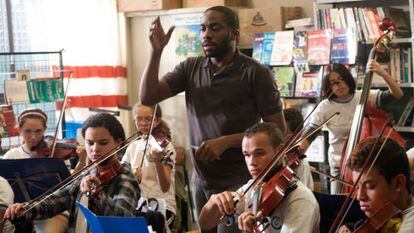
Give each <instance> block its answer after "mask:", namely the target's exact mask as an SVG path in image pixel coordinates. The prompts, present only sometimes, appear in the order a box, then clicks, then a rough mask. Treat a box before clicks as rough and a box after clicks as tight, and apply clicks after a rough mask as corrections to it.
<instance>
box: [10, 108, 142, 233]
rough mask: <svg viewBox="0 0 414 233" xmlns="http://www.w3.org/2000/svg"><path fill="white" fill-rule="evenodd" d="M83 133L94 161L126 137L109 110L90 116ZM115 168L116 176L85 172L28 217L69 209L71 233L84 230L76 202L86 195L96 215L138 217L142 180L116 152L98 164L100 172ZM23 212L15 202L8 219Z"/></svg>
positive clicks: (107, 171) (30, 211) (42, 215)
mask: <svg viewBox="0 0 414 233" xmlns="http://www.w3.org/2000/svg"><path fill="white" fill-rule="evenodd" d="M82 136H83V137H84V138H85V148H86V152H87V156H88V159H89V160H90V161H91V162H94V161H96V160H98V159H99V158H100V157H102V156H103V155H105V154H106V153H107V152H108V151H110V150H111V149H113V148H115V146H117V144H119V143H121V142H123V141H124V140H125V133H124V130H123V128H122V125H121V123H120V122H119V121H118V120H117V119H116V118H115V117H114V116H112V115H110V114H107V113H99V114H96V115H92V116H90V117H89V118H88V119H87V120H86V121H85V122H84V125H83V128H82ZM111 171H112V172H114V173H115V175H114V176H110V177H105V176H102V177H101V176H99V175H98V176H95V175H93V174H85V175H84V176H83V177H82V178H81V179H80V180H79V181H75V182H74V183H72V184H71V185H68V186H66V187H65V188H63V189H60V190H57V191H56V192H54V193H53V195H51V196H50V197H49V198H47V199H46V200H45V201H43V202H41V203H39V204H38V205H36V206H34V207H33V208H32V209H30V210H29V211H28V212H27V214H26V216H24V217H25V218H26V219H44V218H49V217H52V216H55V215H57V214H59V213H62V212H63V211H65V210H69V213H70V217H69V232H79V231H81V230H83V229H79V228H81V225H82V224H80V221H82V222H84V219H82V218H81V217H80V215H79V216H78V215H77V210H76V208H75V201H77V200H81V201H82V200H83V199H85V198H84V197H86V198H87V199H86V200H87V201H88V208H89V209H90V210H91V211H92V212H94V213H95V214H96V215H106V216H128V217H131V216H134V210H135V206H136V205H137V202H138V199H139V196H140V191H139V186H138V182H137V181H136V179H135V177H134V175H133V174H132V172H131V170H130V168H129V165H128V164H123V165H121V164H120V163H119V161H118V158H117V155H116V154H114V155H112V157H110V158H108V159H107V160H106V161H104V162H103V163H101V164H100V165H98V167H97V171H96V174H100V173H101V172H106V173H110V172H111ZM103 178H105V180H103ZM101 179H102V180H101ZM88 193H89V194H91V195H89V197H87V196H86V195H85V194H88ZM23 211H24V205H23V204H21V203H15V204H13V205H11V206H9V208H8V209H7V211H6V214H5V218H7V219H14V218H15V217H16V216H17V215H18V214H20V213H22V212H23ZM77 217H79V219H78V218H77Z"/></svg>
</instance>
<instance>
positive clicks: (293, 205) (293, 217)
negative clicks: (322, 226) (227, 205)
mask: <svg viewBox="0 0 414 233" xmlns="http://www.w3.org/2000/svg"><path fill="white" fill-rule="evenodd" d="M252 182H253V180H249V182H248V183H247V184H245V185H243V186H242V187H241V188H240V189H239V190H237V192H239V193H242V192H243V191H244V190H245V189H246V188H247V187H248V185H250V184H251V183H252ZM296 184H297V187H296V189H294V190H293V191H291V192H290V193H289V194H288V195H287V196H286V197H285V198H284V199H283V200H282V202H281V203H280V204H279V205H278V206H277V207H276V208H275V209H274V210H273V211H272V213H271V216H270V217H271V222H272V223H273V225H274V227H272V226H269V227H268V228H267V229H266V230H265V232H266V233H270V232H272V233H279V232H280V233H319V221H320V215H319V204H318V202H317V201H316V199H315V196H314V195H313V193H312V192H311V191H310V190H309V189H308V188H307V187H306V186H305V185H303V184H302V182H301V181H297V183H296ZM252 194H253V192H251V191H250V192H248V193H247V194H246V196H245V199H244V202H242V203H240V204H239V205H238V206H237V209H238V211H237V212H239V213H242V212H244V211H245V210H246V208H245V207H246V206H248V204H249V203H250V202H251V198H252V197H251V195H252Z"/></svg>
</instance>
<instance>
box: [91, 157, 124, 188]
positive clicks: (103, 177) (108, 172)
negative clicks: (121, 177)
mask: <svg viewBox="0 0 414 233" xmlns="http://www.w3.org/2000/svg"><path fill="white" fill-rule="evenodd" d="M121 168H122V165H121V163H119V161H118V160H117V159H112V160H111V161H110V162H109V163H108V164H105V165H102V166H99V168H98V173H97V176H98V178H99V180H100V181H101V182H102V183H105V182H107V181H110V180H112V179H113V178H114V177H115V176H116V175H117V174H118V171H119V169H121Z"/></svg>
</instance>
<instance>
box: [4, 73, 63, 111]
mask: <svg viewBox="0 0 414 233" xmlns="http://www.w3.org/2000/svg"><path fill="white" fill-rule="evenodd" d="M63 95H64V94H63V82H62V79H60V78H36V79H31V80H27V81H19V80H13V79H9V80H5V81H4V97H5V102H6V103H7V104H9V105H10V104H23V103H43V102H55V101H62V100H63V97H64V96H63Z"/></svg>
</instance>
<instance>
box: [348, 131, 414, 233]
mask: <svg viewBox="0 0 414 233" xmlns="http://www.w3.org/2000/svg"><path fill="white" fill-rule="evenodd" d="M376 139H377V138H376V137H370V138H367V139H364V140H362V141H361V142H360V143H359V144H358V145H357V146H356V148H355V149H354V150H353V152H352V153H351V155H350V159H349V161H348V164H347V166H348V167H349V168H350V169H351V170H352V178H353V182H356V179H357V177H358V175H359V174H360V173H361V169H362V166H363V164H364V162H365V161H366V159H367V157H368V155H369V154H370V151H371V149H372V148H373V147H374V145H375V141H376ZM384 140H385V138H380V141H379V144H378V145H376V147H375V148H376V149H375V150H374V152H373V153H374V155H375V154H377V152H378V149H379V148H380V147H381V146H382V144H383V142H384ZM372 161H373V159H372V160H370V163H372ZM409 176H410V173H409V165H408V160H407V155H406V153H405V150H404V149H403V148H402V147H401V146H400V145H398V143H396V142H395V141H394V140H392V139H388V140H387V141H386V142H385V145H384V146H383V148H382V150H381V152H380V153H379V156H378V158H377V159H376V160H375V163H374V165H373V167H372V169H371V170H370V171H369V172H368V171H364V173H363V176H362V178H361V180H360V181H359V184H358V190H357V192H356V198H357V199H358V201H359V204H360V206H361V210H362V211H363V212H364V213H365V215H366V216H367V217H368V218H369V217H372V216H373V215H374V213H375V212H376V211H377V210H380V209H381V207H383V206H384V205H385V204H386V203H391V204H393V205H395V206H396V207H397V208H398V209H400V210H401V212H400V214H398V215H397V216H394V217H393V221H389V222H388V223H386V224H384V226H382V228H381V232H398V233H408V232H410V233H412V232H414V205H413V199H412V196H411V191H410V188H409ZM391 223H396V224H391ZM347 228H348V227H346V226H342V227H341V229H340V232H347V230H348V229H347ZM352 228H353V227H352ZM351 230H354V229H351Z"/></svg>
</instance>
